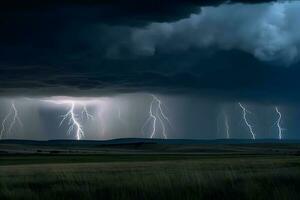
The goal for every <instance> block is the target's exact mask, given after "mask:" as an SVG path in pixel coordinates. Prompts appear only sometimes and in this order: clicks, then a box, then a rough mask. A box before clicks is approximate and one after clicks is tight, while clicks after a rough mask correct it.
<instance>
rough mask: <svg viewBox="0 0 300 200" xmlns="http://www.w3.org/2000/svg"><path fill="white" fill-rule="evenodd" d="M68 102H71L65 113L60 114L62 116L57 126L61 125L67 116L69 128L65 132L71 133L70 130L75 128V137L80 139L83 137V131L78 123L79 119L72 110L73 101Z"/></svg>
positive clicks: (73, 107) (73, 106)
mask: <svg viewBox="0 0 300 200" xmlns="http://www.w3.org/2000/svg"><path fill="white" fill-rule="evenodd" d="M70 104H71V106H70V109H69V111H68V112H67V113H66V114H65V115H63V116H62V117H63V118H62V120H61V122H60V124H59V126H61V125H62V124H63V123H64V121H65V120H66V119H67V118H69V122H68V125H69V129H68V131H67V134H71V132H72V131H73V130H75V136H76V139H77V140H80V139H81V138H82V137H84V132H83V129H82V127H81V124H80V123H79V121H78V119H77V118H78V116H77V115H76V114H75V112H74V109H75V103H74V102H71V103H70ZM83 110H84V109H83Z"/></svg>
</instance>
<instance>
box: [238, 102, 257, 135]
mask: <svg viewBox="0 0 300 200" xmlns="http://www.w3.org/2000/svg"><path fill="white" fill-rule="evenodd" d="M238 105H239V106H240V108H241V109H242V111H243V119H244V122H245V124H246V125H247V127H248V129H249V131H250V133H251V135H252V139H253V140H255V134H254V131H253V128H252V126H251V124H250V123H249V122H248V120H247V113H251V112H250V111H248V110H247V109H246V108H245V107H244V106H243V105H242V104H241V103H240V102H239V103H238Z"/></svg>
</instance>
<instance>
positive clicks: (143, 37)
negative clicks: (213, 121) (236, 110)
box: [0, 1, 300, 102]
mask: <svg viewBox="0 0 300 200" xmlns="http://www.w3.org/2000/svg"><path fill="white" fill-rule="evenodd" d="M224 2H225V1H185V2H184V3H183V2H182V1H174V2H173V3H172V4H169V3H168V2H165V1H163V2H160V3H158V2H155V1H145V2H143V3H142V4H141V3H138V2H137V1H132V2H123V1H122V2H118V1H107V2H105V1H101V2H100V1H88V2H85V1H74V2H72V3H70V2H68V1H59V2H58V1H46V2H45V4H44V3H43V4H42V3H39V2H38V1H28V2H26V4H25V3H24V2H23V3H19V4H14V2H12V3H2V5H3V6H2V7H1V9H2V10H1V14H0V15H1V21H0V23H1V27H2V31H1V33H0V94H1V95H2V96H47V95H71V96H105V95H115V94H118V93H131V92H153V93H160V94H188V95H204V96H206V95H209V96H216V97H218V98H220V99H223V100H224V99H231V100H232V99H234V100H235V99H243V98H245V99H251V100H254V101H261V100H262V101H288V102H290V101H298V100H299V99H300V95H298V94H297V93H296V92H295V91H296V90H297V88H298V87H299V86H300V81H299V80H298V77H299V75H300V68H299V67H298V65H299V64H298V62H297V61H298V59H299V58H298V57H299V55H298V51H299V50H298V48H299V41H298V40H299V39H298V37H299V34H298V32H299V31H298V29H297V27H298V24H299V23H298V22H297V18H298V13H297V9H298V8H299V3H298V2H283V3H281V2H276V3H275V2H271V3H270V2H269V1H230V2H228V1H226V2H227V3H226V4H225V3H224ZM266 2H267V3H266ZM249 3H251V4H249ZM287 66H289V67H287Z"/></svg>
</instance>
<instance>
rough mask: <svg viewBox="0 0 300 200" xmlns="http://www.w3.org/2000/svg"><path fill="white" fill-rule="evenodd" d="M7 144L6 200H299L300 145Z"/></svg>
mask: <svg viewBox="0 0 300 200" xmlns="http://www.w3.org/2000/svg"><path fill="white" fill-rule="evenodd" d="M183 143H184V144H180V143H179V142H167V143H164V142H161V141H160V142H157V141H154V142H153V141H152V142H149V141H147V142H145V141H143V142H136V141H135V142H132V143H126V144H124V143H122V142H121V143H120V142H108V143H101V142H99V143H97V142H91V143H90V142H81V143H77V142H74V141H73V142H72V141H70V142H68V141H55V142H53V141H52V142H42V143H39V142H29V141H27V142H21V141H2V142H0V151H1V152H2V153H1V154H0V199H1V200H3V199H44V200H47V199H51V200H52V199H104V200H109V199H130V200H132V199H158V200H159V199H197V200H198V199H300V189H299V188H300V157H299V156H298V155H299V152H298V149H299V147H300V145H298V144H295V143H288V142H286V143H274V142H272V141H268V142H267V141H264V142H259V143H247V142H243V144H237V143H236V142H233V143H222V142H215V143H213V142H208V143H206V142H194V143H193V142H183Z"/></svg>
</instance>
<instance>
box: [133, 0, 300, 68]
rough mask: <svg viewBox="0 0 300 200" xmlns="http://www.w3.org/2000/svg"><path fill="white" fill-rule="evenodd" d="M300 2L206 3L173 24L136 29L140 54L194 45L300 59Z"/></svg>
mask: <svg viewBox="0 0 300 200" xmlns="http://www.w3.org/2000/svg"><path fill="white" fill-rule="evenodd" d="M299 9H300V2H297V1H292V2H281V3H280V2H277V3H265V4H255V5H244V4H228V5H221V6H218V7H204V8H202V10H201V12H200V13H198V14H192V15H191V16H190V17H189V18H186V19H182V20H179V21H176V22H170V23H153V24H150V25H149V26H147V27H145V28H140V29H138V30H136V31H134V32H133V35H132V43H133V45H132V46H133V47H134V48H135V49H134V51H135V53H136V54H141V55H153V54H155V53H156V52H157V51H164V52H170V51H185V50H188V49H191V48H214V49H219V50H232V49H234V50H242V51H245V52H248V53H251V54H253V55H254V56H255V57H256V58H258V59H260V60H262V61H279V62H281V63H284V64H291V63H295V62H297V61H298V60H299V50H300V30H299V27H300V22H299V20H297V19H299V17H300V14H299Z"/></svg>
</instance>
